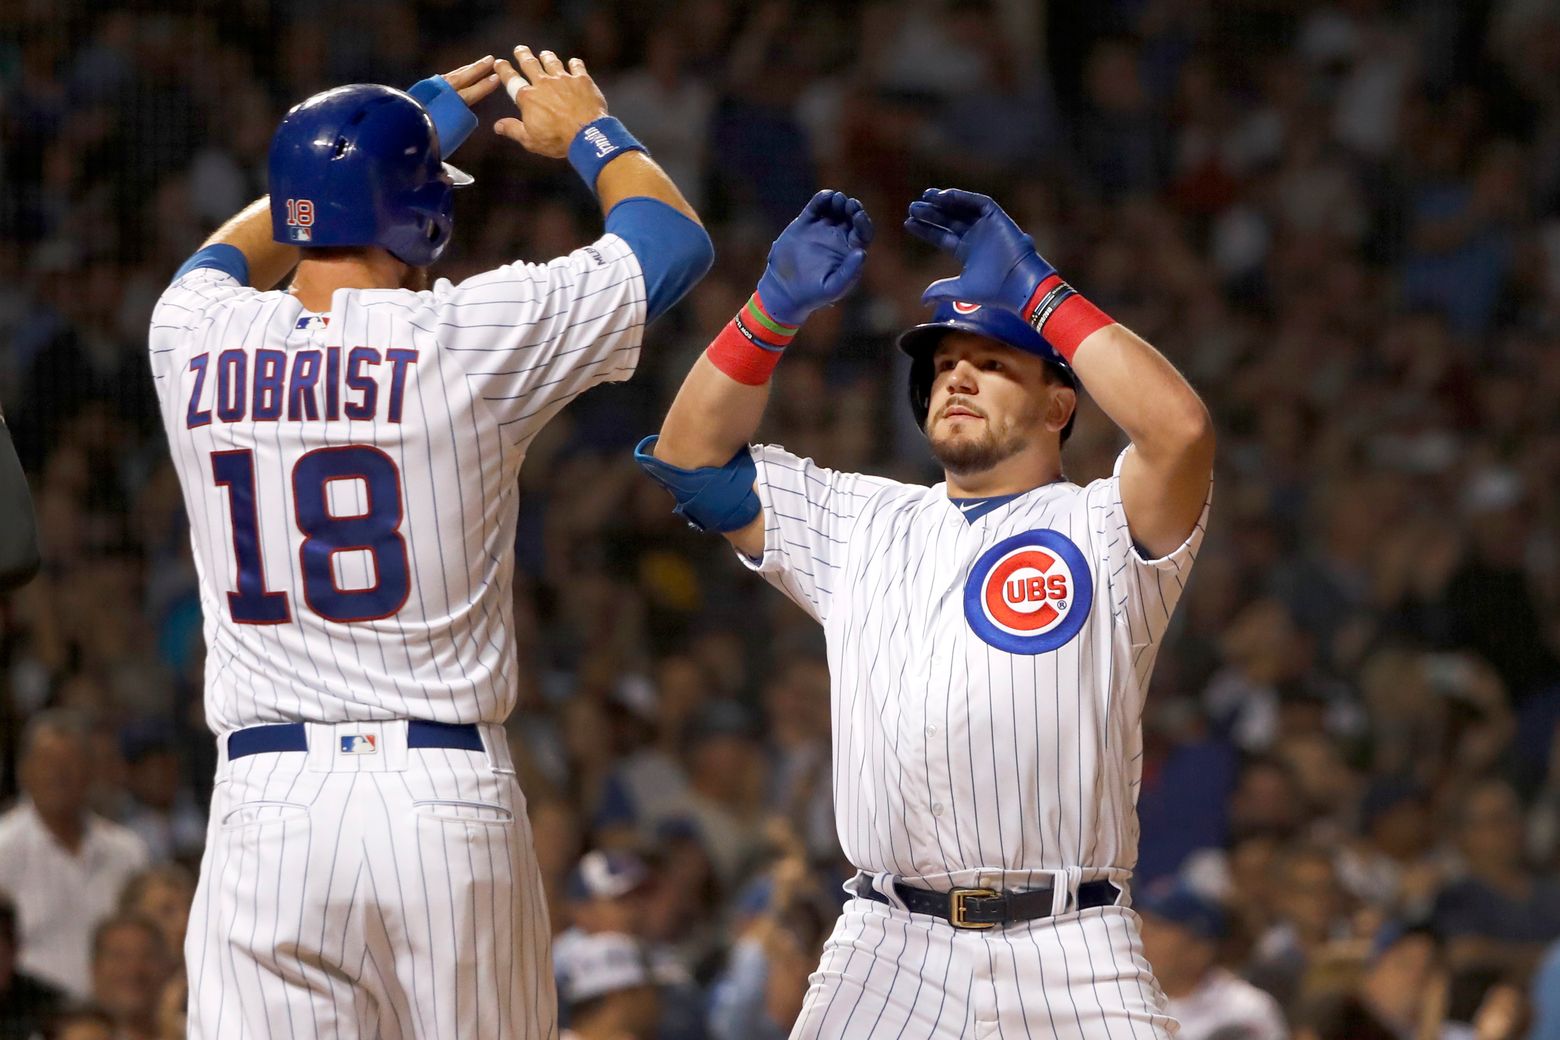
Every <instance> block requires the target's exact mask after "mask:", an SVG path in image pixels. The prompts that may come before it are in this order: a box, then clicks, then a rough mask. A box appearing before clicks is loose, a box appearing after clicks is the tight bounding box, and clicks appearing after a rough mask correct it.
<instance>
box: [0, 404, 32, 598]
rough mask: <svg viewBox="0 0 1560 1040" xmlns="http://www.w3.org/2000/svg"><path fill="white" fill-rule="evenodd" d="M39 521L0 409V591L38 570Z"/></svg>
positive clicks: (21, 581)
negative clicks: (35, 517)
mask: <svg viewBox="0 0 1560 1040" xmlns="http://www.w3.org/2000/svg"><path fill="white" fill-rule="evenodd" d="M38 567H39V558H38V522H37V520H36V519H34V517H33V509H32V496H31V495H29V494H28V492H27V477H26V475H25V474H24V473H23V472H22V463H21V460H20V459H18V458H17V457H16V447H15V446H14V445H13V444H12V443H11V430H10V428H9V427H8V426H6V424H5V414H4V413H0V592H5V591H7V590H9V589H15V588H20V587H21V586H23V585H25V584H27V583H28V582H29V581H30V580H32V576H33V575H34V574H37V573H38Z"/></svg>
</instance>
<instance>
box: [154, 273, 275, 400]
mask: <svg viewBox="0 0 1560 1040" xmlns="http://www.w3.org/2000/svg"><path fill="white" fill-rule="evenodd" d="M228 248H231V247H228ZM210 249H211V247H208V248H207V249H202V250H201V251H200V252H198V253H196V254H195V255H194V256H192V257H191V258H190V259H189V261H188V262H187V263H186V264H185V265H184V266H183V267H181V268H179V272H178V274H176V275H175V276H174V279H173V282H172V283H171V284H169V286H168V288H166V289H164V290H163V293H162V295H161V296H159V297H158V298H157V303H156V305H155V306H153V308H152V325H151V329H150V332H149V335H148V337H147V346H148V349H149V350H150V351H151V360H152V373H153V375H156V376H159V377H161V376H162V375H163V374H164V373H166V372H167V371H168V370H169V369H170V368H173V367H176V366H177V365H178V364H179V363H181V362H182V360H183V358H182V357H181V356H180V352H181V346H183V345H185V344H188V343H191V342H198V340H199V337H198V336H197V335H196V334H197V333H198V332H199V330H200V329H201V327H202V326H203V325H205V324H206V323H207V322H209V321H210V320H211V317H212V312H213V311H214V310H215V309H216V308H217V306H218V305H219V304H222V303H224V302H226V301H229V300H232V299H235V298H237V297H240V296H245V295H249V294H253V293H254V291H255V290H254V289H252V288H250V287H249V286H248V285H246V284H244V282H243V280H242V278H241V277H240V274H239V269H238V268H237V267H236V266H235V265H234V264H232V263H231V262H228V261H227V259H226V258H225V257H224V256H223V255H222V254H217V255H215V256H213V257H207V255H206V254H207V253H208V252H209V251H210ZM233 252H235V253H236V252H237V250H233Z"/></svg>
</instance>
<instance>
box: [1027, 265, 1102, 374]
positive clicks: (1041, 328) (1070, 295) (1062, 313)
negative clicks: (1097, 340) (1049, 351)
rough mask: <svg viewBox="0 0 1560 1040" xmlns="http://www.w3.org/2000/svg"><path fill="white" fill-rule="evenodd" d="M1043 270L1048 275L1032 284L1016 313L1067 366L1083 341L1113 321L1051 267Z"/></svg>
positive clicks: (1048, 266)
mask: <svg viewBox="0 0 1560 1040" xmlns="http://www.w3.org/2000/svg"><path fill="white" fill-rule="evenodd" d="M1041 263H1045V262H1044V261H1041ZM1045 267H1046V270H1047V273H1046V274H1045V276H1044V277H1042V278H1041V279H1040V280H1039V281H1038V282H1036V283H1035V284H1034V288H1033V289H1031V290H1030V292H1029V296H1028V298H1027V299H1026V300H1025V301H1024V304H1023V306H1022V307H1021V308H1020V309H1019V312H1018V314H1019V317H1021V318H1023V319H1024V320H1025V321H1027V322H1028V323H1029V325H1030V327H1031V328H1033V329H1034V330H1035V331H1036V332H1038V333H1040V335H1041V336H1044V337H1045V341H1046V342H1047V343H1049V344H1051V346H1052V347H1053V348H1055V350H1056V352H1057V353H1058V354H1060V355H1061V356H1062V357H1063V358H1065V359H1066V360H1067V362H1068V363H1069V364H1070V363H1071V362H1072V359H1073V355H1074V354H1075V353H1077V351H1078V347H1079V346H1080V345H1082V343H1083V341H1084V340H1086V339H1088V338H1089V337H1090V336H1091V335H1093V334H1094V333H1096V332H1098V331H1099V330H1100V329H1103V328H1105V327H1106V326H1107V325H1114V324H1115V323H1116V320H1115V319H1114V318H1112V317H1111V316H1110V315H1108V314H1106V313H1105V312H1104V311H1102V310H1100V309H1099V308H1098V307H1096V306H1095V305H1094V304H1093V303H1091V302H1089V300H1088V299H1087V298H1085V297H1084V296H1083V295H1082V294H1081V293H1079V292H1078V290H1076V289H1074V288H1073V287H1072V286H1071V285H1069V284H1067V283H1066V282H1065V281H1063V280H1062V276H1061V275H1059V274H1057V273H1056V270H1055V269H1054V268H1052V267H1051V265H1050V264H1045Z"/></svg>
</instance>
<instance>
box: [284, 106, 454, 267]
mask: <svg viewBox="0 0 1560 1040" xmlns="http://www.w3.org/2000/svg"><path fill="white" fill-rule="evenodd" d="M270 176H271V234H272V237H273V238H275V239H276V241H278V242H285V243H287V244H289V245H295V246H378V247H380V248H381V249H384V250H386V251H388V252H389V253H390V254H391V255H392V256H394V257H395V258H396V259H397V260H400V261H401V262H402V263H406V264H410V265H411V266H413V267H426V266H427V265H428V264H431V263H433V262H434V261H435V260H437V259H438V258H439V254H441V253H443V252H444V247H445V246H446V245H448V244H449V241H450V233H451V231H452V229H453V228H454V220H453V218H452V216H451V211H452V208H453V207H452V201H453V200H452V198H451V196H452V194H453V189H454V188H455V187H456V186H457V185H461V184H470V183H471V178H470V177H467V176H466V175H465V174H463V173H461V172H460V171H459V170H456V169H455V168H454V167H452V166H448V165H445V164H444V163H443V162H441V161H440V152H439V135H438V132H437V131H436V130H435V129H434V126H433V120H432V119H431V118H429V116H428V113H427V111H426V110H424V108H423V107H422V105H420V104H418V102H417V100H416V99H415V98H413V97H412V96H411V95H410V94H407V93H406V92H404V91H400V90H396V89H394V88H393V87H385V86H380V85H378V84H375V83H355V84H353V85H351V86H347V87H336V88H334V89H332V90H326V91H322V92H321V93H318V94H315V95H314V96H313V97H311V98H309V99H308V100H307V101H304V102H303V103H302V104H300V105H298V106H296V107H295V108H293V110H292V111H290V112H288V113H287V115H286V117H285V118H284V119H283V120H282V124H281V126H279V127H277V128H276V134H275V136H273V137H272V138H271V160H270Z"/></svg>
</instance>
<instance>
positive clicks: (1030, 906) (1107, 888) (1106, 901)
mask: <svg viewBox="0 0 1560 1040" xmlns="http://www.w3.org/2000/svg"><path fill="white" fill-rule="evenodd" d="M861 887H862V888H864V889H866V898H868V899H875V900H877V901H878V902H879V903H888V905H889V906H893V903H892V902H890V901H889V899H888V897H887V896H885V895H883V894H882V893H880V892H878V891H877V890H876V889H873V888H869V887H867V885H866V883H865V881H863V884H862V885H861ZM894 893H895V894H896V895H898V896H899V898H900V900H902V901H903V902H904V904H905V909H907V910H909V911H910V912H911V913H915V914H927V915H930V916H932V917H936V918H938V919H940V920H943V921H947V922H948V923H949V924H951V925H953V926H954V927H955V928H994V927H996V926H997V925H1000V924H1013V923H1014V922H1016V921H1033V920H1034V919H1036V918H1038V917H1050V916H1051V902H1052V899H1051V890H1050V889H1049V888H1036V889H1030V890H1029V891H1027V892H999V891H997V890H996V889H994V888H956V889H954V890H953V891H951V892H931V891H928V890H927V889H924V888H914V887H912V886H910V885H907V884H905V883H904V882H902V881H896V882H894ZM1120 897H1121V889H1119V888H1117V887H1116V886H1115V885H1113V884H1112V883H1111V882H1109V881H1086V882H1084V883H1083V884H1081V885H1079V886H1078V905H1077V906H1075V907H1073V908H1072V909H1073V910H1088V909H1091V908H1093V907H1096V906H1115V905H1116V900H1117V899H1119V898H1120Z"/></svg>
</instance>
